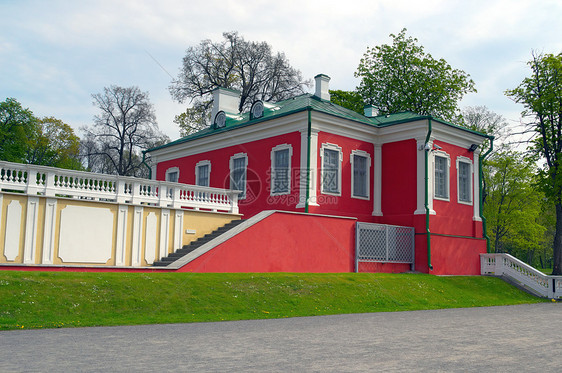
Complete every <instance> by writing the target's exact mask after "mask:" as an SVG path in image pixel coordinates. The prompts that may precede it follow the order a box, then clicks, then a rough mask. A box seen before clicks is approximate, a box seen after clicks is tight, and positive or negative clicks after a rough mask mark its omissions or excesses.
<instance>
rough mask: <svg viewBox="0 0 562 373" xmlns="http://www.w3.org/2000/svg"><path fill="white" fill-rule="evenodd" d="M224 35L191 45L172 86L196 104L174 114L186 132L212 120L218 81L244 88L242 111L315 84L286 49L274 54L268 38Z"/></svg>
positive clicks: (175, 94)
mask: <svg viewBox="0 0 562 373" xmlns="http://www.w3.org/2000/svg"><path fill="white" fill-rule="evenodd" d="M223 36H224V40H223V41H222V42H218V43H216V42H212V41H211V40H203V41H202V42H201V43H200V44H199V45H198V46H196V47H190V48H188V49H187V51H186V55H185V57H184V58H183V65H182V68H181V71H180V73H179V75H178V78H177V79H176V80H174V81H173V82H172V85H171V86H170V93H171V95H172V97H173V98H174V99H175V100H176V101H178V102H180V103H183V102H186V101H187V102H189V103H190V104H191V107H189V108H188V109H187V110H186V112H185V113H182V114H180V115H178V116H177V117H176V120H175V122H176V123H177V124H179V125H180V129H181V131H182V133H183V134H186V133H189V132H190V131H192V130H194V129H199V128H203V127H204V126H206V125H207V124H208V122H209V120H210V118H209V112H210V108H211V100H212V99H211V91H212V90H213V89H215V88H217V87H223V88H231V89H236V90H239V91H240V92H241V98H240V105H239V107H238V110H239V111H243V110H246V109H249V107H250V106H251V105H252V103H253V102H254V101H256V100H263V101H279V100H283V99H286V98H289V97H291V96H294V95H295V94H301V93H304V88H305V87H308V86H310V82H309V81H305V80H303V78H302V75H301V73H300V71H298V70H296V69H295V68H293V67H291V65H290V64H289V61H288V60H287V58H286V57H285V55H284V54H283V53H276V54H274V53H273V52H272V50H271V46H270V45H269V44H267V43H266V42H251V41H246V40H244V38H243V37H241V36H240V35H238V33H237V32H225V33H223Z"/></svg>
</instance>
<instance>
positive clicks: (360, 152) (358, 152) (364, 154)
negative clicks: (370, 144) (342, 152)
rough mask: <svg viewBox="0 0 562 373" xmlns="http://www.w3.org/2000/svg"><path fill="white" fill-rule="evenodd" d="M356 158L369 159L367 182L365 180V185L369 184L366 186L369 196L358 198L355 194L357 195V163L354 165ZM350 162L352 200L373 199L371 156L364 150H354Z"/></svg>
mask: <svg viewBox="0 0 562 373" xmlns="http://www.w3.org/2000/svg"><path fill="white" fill-rule="evenodd" d="M355 156H359V157H363V158H367V161H366V165H367V169H366V180H365V183H366V184H367V185H366V188H367V189H366V191H367V196H356V195H355V194H354V193H355V163H354V158H355ZM349 162H350V163H351V198H358V199H364V200H369V199H371V155H370V154H369V153H367V152H366V151H363V150H353V151H352V152H351V155H350V157H349Z"/></svg>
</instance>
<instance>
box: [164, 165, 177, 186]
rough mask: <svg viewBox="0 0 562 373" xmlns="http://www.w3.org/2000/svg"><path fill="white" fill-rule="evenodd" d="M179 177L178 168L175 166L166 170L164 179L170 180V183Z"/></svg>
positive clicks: (175, 181)
mask: <svg viewBox="0 0 562 373" xmlns="http://www.w3.org/2000/svg"><path fill="white" fill-rule="evenodd" d="M179 179H180V169H179V168H177V167H171V168H168V169H167V170H166V181H171V182H172V183H177V182H178V181H179Z"/></svg>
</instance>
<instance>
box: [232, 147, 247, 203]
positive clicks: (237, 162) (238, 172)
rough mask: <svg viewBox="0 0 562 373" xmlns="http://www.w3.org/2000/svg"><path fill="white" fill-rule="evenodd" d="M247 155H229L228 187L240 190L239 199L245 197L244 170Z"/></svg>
mask: <svg viewBox="0 0 562 373" xmlns="http://www.w3.org/2000/svg"><path fill="white" fill-rule="evenodd" d="M247 168H248V155H247V154H246V153H237V154H234V155H233V156H232V157H230V189H232V190H240V191H241V193H240V196H239V198H240V199H244V198H246V172H247Z"/></svg>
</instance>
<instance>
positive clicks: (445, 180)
mask: <svg viewBox="0 0 562 373" xmlns="http://www.w3.org/2000/svg"><path fill="white" fill-rule="evenodd" d="M450 165H451V158H450V157H449V155H448V154H447V153H445V152H441V151H437V152H435V153H434V158H433V169H434V172H435V178H434V195H433V196H434V198H436V199H443V200H447V201H448V200H449V167H450Z"/></svg>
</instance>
